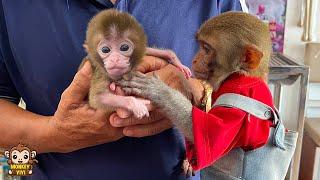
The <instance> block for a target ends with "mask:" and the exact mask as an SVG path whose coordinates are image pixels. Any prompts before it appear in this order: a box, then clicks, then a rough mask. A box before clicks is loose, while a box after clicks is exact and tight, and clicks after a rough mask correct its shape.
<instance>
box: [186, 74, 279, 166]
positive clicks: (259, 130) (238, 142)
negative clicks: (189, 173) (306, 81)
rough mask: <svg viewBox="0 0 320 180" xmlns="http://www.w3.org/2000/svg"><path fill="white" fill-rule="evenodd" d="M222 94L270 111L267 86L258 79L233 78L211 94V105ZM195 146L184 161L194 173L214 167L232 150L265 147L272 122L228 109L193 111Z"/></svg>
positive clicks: (188, 147) (233, 75) (235, 109)
mask: <svg viewBox="0 0 320 180" xmlns="http://www.w3.org/2000/svg"><path fill="white" fill-rule="evenodd" d="M225 93H236V94H241V95H244V96H247V97H251V98H253V99H256V100H258V101H260V102H262V103H265V104H267V105H269V106H270V107H273V101H272V95H271V93H270V90H269V88H268V85H267V84H266V83H265V82H264V81H263V80H261V79H259V78H255V77H248V76H244V75H240V74H232V75H231V76H229V77H228V78H227V79H226V80H225V81H224V82H223V83H222V84H221V86H220V88H219V89H218V90H217V91H216V92H214V93H213V94H212V102H213V103H214V102H215V101H216V100H217V98H218V97H219V96H220V95H222V94H225ZM192 121H193V122H192V123H193V136H194V144H189V143H187V157H188V160H189V162H191V164H192V167H193V168H194V170H199V169H202V168H205V167H207V166H209V165H211V164H213V163H214V162H215V161H216V160H218V159H219V158H221V157H222V156H224V155H225V154H226V153H228V152H229V151H230V150H231V149H233V148H237V147H241V148H243V149H244V150H251V149H255V148H258V147H261V146H263V145H264V144H266V142H267V140H268V137H269V129H270V126H271V125H272V122H271V121H264V120H260V119H259V118H257V117H255V116H253V115H249V114H248V113H246V112H244V111H242V110H240V109H237V108H227V107H214V108H212V109H211V110H210V111H209V112H208V113H206V112H204V111H202V110H200V109H198V108H197V107H193V110H192Z"/></svg>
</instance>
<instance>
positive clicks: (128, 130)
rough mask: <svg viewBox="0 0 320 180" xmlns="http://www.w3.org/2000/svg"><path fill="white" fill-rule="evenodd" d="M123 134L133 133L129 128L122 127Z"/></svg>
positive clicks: (130, 134) (129, 134)
mask: <svg viewBox="0 0 320 180" xmlns="http://www.w3.org/2000/svg"><path fill="white" fill-rule="evenodd" d="M123 134H124V135H126V136H132V135H133V131H132V130H130V129H124V130H123Z"/></svg>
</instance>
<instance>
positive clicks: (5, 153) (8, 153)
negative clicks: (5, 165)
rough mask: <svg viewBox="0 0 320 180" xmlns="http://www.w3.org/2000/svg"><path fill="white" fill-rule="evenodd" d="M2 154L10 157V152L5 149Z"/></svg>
mask: <svg viewBox="0 0 320 180" xmlns="http://www.w3.org/2000/svg"><path fill="white" fill-rule="evenodd" d="M4 156H5V157H6V158H7V159H9V158H10V152H9V151H5V152H4Z"/></svg>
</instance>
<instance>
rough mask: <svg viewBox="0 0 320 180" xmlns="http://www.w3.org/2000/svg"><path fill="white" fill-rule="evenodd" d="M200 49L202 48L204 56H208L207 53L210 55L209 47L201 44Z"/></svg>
mask: <svg viewBox="0 0 320 180" xmlns="http://www.w3.org/2000/svg"><path fill="white" fill-rule="evenodd" d="M202 48H203V50H204V52H205V53H206V54H209V53H210V47H209V45H207V44H203V46H202Z"/></svg>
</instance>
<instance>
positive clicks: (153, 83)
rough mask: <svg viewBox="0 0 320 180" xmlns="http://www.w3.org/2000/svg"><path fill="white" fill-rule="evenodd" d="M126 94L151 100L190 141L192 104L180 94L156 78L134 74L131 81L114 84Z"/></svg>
mask: <svg viewBox="0 0 320 180" xmlns="http://www.w3.org/2000/svg"><path fill="white" fill-rule="evenodd" d="M116 84H117V85H120V86H121V87H122V89H123V91H124V92H125V93H126V94H133V95H137V96H140V97H142V98H146V99H149V100H151V102H153V103H154V104H155V105H156V106H158V107H159V108H160V109H161V110H162V111H163V112H164V113H165V115H166V116H167V118H168V119H170V120H171V121H172V122H173V123H174V124H175V125H176V126H177V127H178V128H179V129H180V130H181V131H182V132H183V133H184V134H185V136H186V137H187V138H188V139H190V140H192V139H193V136H192V118H191V114H192V104H191V102H190V101H189V100H188V99H187V98H186V97H185V96H183V95H182V94H181V93H180V92H178V91H176V90H174V89H172V88H170V87H169V86H167V85H166V84H165V83H163V82H162V81H161V80H160V79H159V78H158V77H157V76H155V75H154V76H151V77H149V76H146V75H144V74H142V73H139V72H137V73H135V74H134V75H133V77H132V79H131V80H125V79H123V80H121V81H118V82H116Z"/></svg>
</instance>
